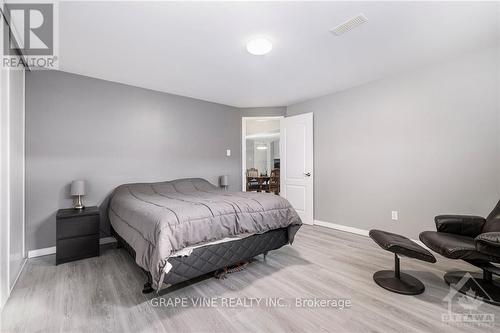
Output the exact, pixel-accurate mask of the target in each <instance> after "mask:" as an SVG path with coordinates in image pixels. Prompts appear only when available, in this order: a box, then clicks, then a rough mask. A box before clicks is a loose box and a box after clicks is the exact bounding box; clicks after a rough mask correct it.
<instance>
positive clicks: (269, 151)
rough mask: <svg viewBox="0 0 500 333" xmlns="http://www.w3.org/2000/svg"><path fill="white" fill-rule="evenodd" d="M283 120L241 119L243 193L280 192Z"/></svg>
mask: <svg viewBox="0 0 500 333" xmlns="http://www.w3.org/2000/svg"><path fill="white" fill-rule="evenodd" d="M282 118H283V117H243V119H242V152H243V154H242V166H243V168H242V169H243V170H242V184H243V188H242V190H243V191H256V192H269V193H275V194H277V195H279V193H280V162H281V161H280V156H281V153H280V123H281V119H282Z"/></svg>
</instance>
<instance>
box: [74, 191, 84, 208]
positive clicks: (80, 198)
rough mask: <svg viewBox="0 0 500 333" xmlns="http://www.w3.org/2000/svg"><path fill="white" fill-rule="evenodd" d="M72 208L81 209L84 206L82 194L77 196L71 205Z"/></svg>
mask: <svg viewBox="0 0 500 333" xmlns="http://www.w3.org/2000/svg"><path fill="white" fill-rule="evenodd" d="M73 208H74V209H77V210H82V209H84V208H85V206H84V205H83V203H82V196H81V195H79V196H78V200H77V201H76V203H75V205H74V206H73Z"/></svg>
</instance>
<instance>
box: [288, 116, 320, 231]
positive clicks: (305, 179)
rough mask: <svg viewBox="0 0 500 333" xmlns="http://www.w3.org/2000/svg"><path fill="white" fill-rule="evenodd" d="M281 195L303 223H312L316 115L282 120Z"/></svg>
mask: <svg viewBox="0 0 500 333" xmlns="http://www.w3.org/2000/svg"><path fill="white" fill-rule="evenodd" d="M281 161H283V163H281V195H282V196H283V197H284V198H286V199H287V200H288V201H289V202H290V204H291V205H292V206H293V208H295V210H296V211H297V213H298V214H299V216H300V218H301V219H302V222H303V223H306V224H313V216H314V214H313V207H314V202H313V199H314V195H313V183H314V182H313V179H314V174H313V114H312V113H306V114H301V115H298V116H293V117H286V118H284V119H283V120H282V122H281Z"/></svg>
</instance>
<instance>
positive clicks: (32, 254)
mask: <svg viewBox="0 0 500 333" xmlns="http://www.w3.org/2000/svg"><path fill="white" fill-rule="evenodd" d="M115 242H116V239H115V238H114V237H103V238H101V239H99V244H100V245H103V244H110V243H115ZM55 253H56V247H55V246H52V247H46V248H44V249H38V250H31V251H28V258H36V257H42V256H48V255H51V254H55Z"/></svg>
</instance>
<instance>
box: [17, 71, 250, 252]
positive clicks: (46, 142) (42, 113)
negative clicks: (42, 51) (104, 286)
mask: <svg viewBox="0 0 500 333" xmlns="http://www.w3.org/2000/svg"><path fill="white" fill-rule="evenodd" d="M226 149H231V151H232V156H231V157H226ZM240 167H241V115H240V112H239V110H238V109H237V108H232V107H228V106H224V105H220V104H214V103H209V102H204V101H200V100H195V99H190V98H185V97H180V96H175V95H169V94H165V93H160V92H155V91H151V90H145V89H140V88H135V87H131V86H126V85H121V84H117V83H112V82H108V81H103V80H98V79H92V78H88V77H83V76H78V75H73V74H68V73H63V72H51V71H35V72H30V73H28V74H27V75H26V189H27V192H26V240H27V249H28V250H33V249H39V248H45V247H50V246H54V245H55V213H56V211H57V209H58V208H65V207H71V205H72V200H71V198H70V197H69V196H68V194H69V187H68V185H69V183H70V182H71V180H73V179H85V180H86V181H87V185H88V187H89V191H88V192H89V193H88V196H86V197H85V204H87V205H100V204H101V203H102V202H103V201H104V200H105V198H106V197H107V196H108V195H109V194H110V192H111V191H112V190H113V188H114V187H116V186H117V185H119V184H123V183H129V182H153V181H164V180H171V179H176V178H183V177H204V178H206V179H208V180H209V181H211V182H213V183H216V182H217V177H218V176H219V175H223V174H227V175H229V177H230V181H231V186H230V188H231V189H236V190H239V189H240V188H241V176H240V174H241V171H240ZM101 230H103V231H107V226H106V225H102V226H101Z"/></svg>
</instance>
